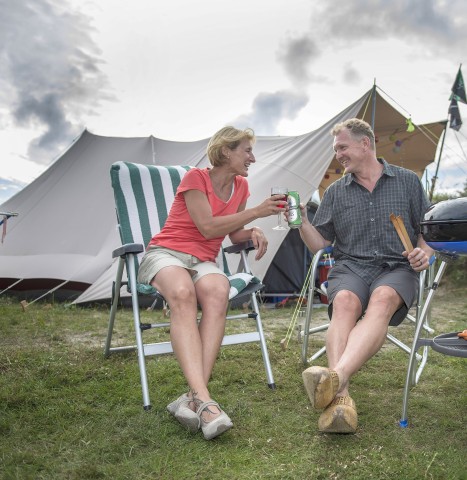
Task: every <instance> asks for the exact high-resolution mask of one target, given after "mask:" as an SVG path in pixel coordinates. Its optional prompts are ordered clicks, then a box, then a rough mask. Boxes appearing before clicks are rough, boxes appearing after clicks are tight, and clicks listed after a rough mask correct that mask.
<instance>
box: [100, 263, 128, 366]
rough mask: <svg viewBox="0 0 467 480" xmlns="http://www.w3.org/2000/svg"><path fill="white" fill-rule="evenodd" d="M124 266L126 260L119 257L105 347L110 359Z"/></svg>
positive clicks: (105, 353) (105, 352)
mask: <svg viewBox="0 0 467 480" xmlns="http://www.w3.org/2000/svg"><path fill="white" fill-rule="evenodd" d="M124 266H125V260H124V259H123V258H122V257H119V259H118V265H117V278H116V280H115V283H114V286H113V291H112V298H111V307H110V317H109V326H108V328H107V339H106V341H105V346H104V357H108V356H109V355H110V345H111V343H112V334H113V329H114V323H115V316H116V314H117V308H118V300H119V297H120V287H121V285H122V275H123V267H124Z"/></svg>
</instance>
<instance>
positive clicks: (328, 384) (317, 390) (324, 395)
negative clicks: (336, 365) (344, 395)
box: [302, 366, 339, 410]
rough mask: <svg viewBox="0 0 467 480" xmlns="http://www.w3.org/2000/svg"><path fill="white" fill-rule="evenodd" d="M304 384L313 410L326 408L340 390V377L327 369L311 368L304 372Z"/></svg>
mask: <svg viewBox="0 0 467 480" xmlns="http://www.w3.org/2000/svg"><path fill="white" fill-rule="evenodd" d="M302 378H303V384H304V385H305V390H306V393H307V394H308V398H309V399H310V402H311V405H312V406H313V408H315V409H317V410H320V409H322V408H326V407H327V406H328V405H329V404H330V403H331V402H332V400H333V398H334V397H335V396H336V393H337V391H338V390H339V377H338V375H337V373H336V372H335V371H334V370H329V368H326V367H316V366H314V367H310V368H307V369H306V370H304V371H303V372H302Z"/></svg>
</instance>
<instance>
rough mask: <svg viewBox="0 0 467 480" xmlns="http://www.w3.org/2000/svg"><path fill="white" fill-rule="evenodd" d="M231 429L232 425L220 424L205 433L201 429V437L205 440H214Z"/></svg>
mask: <svg viewBox="0 0 467 480" xmlns="http://www.w3.org/2000/svg"><path fill="white" fill-rule="evenodd" d="M208 425H209V424H208ZM232 427H233V423H221V424H219V425H217V427H216V428H215V429H213V431H209V432H205V430H204V429H203V435H204V438H205V440H212V439H213V438H216V437H218V436H219V435H222V434H223V433H224V432H226V431H227V430H229V429H231V428H232Z"/></svg>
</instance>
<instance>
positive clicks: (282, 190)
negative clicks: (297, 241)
mask: <svg viewBox="0 0 467 480" xmlns="http://www.w3.org/2000/svg"><path fill="white" fill-rule="evenodd" d="M288 193H289V189H288V188H287V187H271V196H272V195H283V197H284V198H283V200H284V201H285V202H286V201H287V194H288ZM273 230H287V229H286V228H285V227H283V226H282V212H279V213H278V214H277V226H275V227H274V228H273Z"/></svg>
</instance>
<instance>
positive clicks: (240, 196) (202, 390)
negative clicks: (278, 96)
mask: <svg viewBox="0 0 467 480" xmlns="http://www.w3.org/2000/svg"><path fill="white" fill-rule="evenodd" d="M254 142H255V136H254V132H253V131H252V130H251V129H246V130H238V129H236V128H234V127H224V128H222V129H221V130H220V131H219V132H217V133H216V134H215V135H214V136H213V137H212V138H211V139H210V141H209V143H208V147H207V154H208V158H209V161H210V163H211V165H212V168H204V169H199V168H194V169H192V170H189V171H188V172H187V173H186V174H185V176H184V177H183V179H182V181H181V183H180V186H179V187H178V189H177V193H176V196H175V200H174V203H173V205H172V208H171V210H170V213H169V216H168V218H167V221H166V223H165V225H164V227H163V228H162V230H161V231H160V233H158V234H157V235H155V236H154V237H153V238H152V240H151V241H150V242H149V245H148V248H147V251H146V254H145V256H144V258H143V260H142V262H141V265H140V268H139V274H138V281H139V282H140V283H149V284H151V285H152V286H153V287H154V288H156V289H157V290H158V291H159V292H160V293H161V294H162V295H163V296H164V298H165V299H166V301H167V303H168V304H169V306H170V318H171V327H170V338H171V342H172V347H173V350H174V353H175V355H176V357H177V360H178V362H179V364H180V367H181V369H182V372H183V374H184V376H185V378H186V380H187V383H188V386H189V389H190V390H189V392H188V393H186V394H183V395H181V396H180V397H179V398H177V399H176V400H175V401H173V402H172V403H170V404H169V405H168V406H167V409H168V411H169V412H170V413H171V414H172V415H174V416H175V418H176V419H177V420H178V421H179V422H180V423H181V424H182V425H184V426H186V427H188V428H189V430H190V431H192V432H196V431H198V429H199V428H200V427H201V429H202V431H203V435H204V437H205V438H206V440H210V439H211V438H214V437H216V436H218V435H220V434H222V433H223V432H225V431H226V430H228V429H230V428H231V427H232V426H233V424H232V421H231V420H230V418H229V417H228V415H227V414H226V413H225V412H224V411H223V410H222V409H221V408H220V407H219V404H218V403H217V402H215V401H214V400H213V399H212V398H211V395H210V393H209V391H208V382H209V378H210V376H211V372H212V369H213V367H214V363H215V360H216V357H217V354H218V352H219V348H220V345H221V342H222V338H223V336H224V329H225V316H226V312H227V308H228V295H229V289H230V286H229V281H228V279H227V277H226V275H225V274H224V273H223V271H222V270H220V269H219V268H218V267H217V266H216V264H215V258H216V257H217V255H218V253H219V250H220V248H221V244H222V241H223V240H224V238H225V236H226V235H229V237H230V240H231V241H232V243H239V242H243V241H246V240H252V241H253V244H254V246H255V249H256V250H257V253H256V257H255V258H256V260H259V259H260V258H261V257H262V256H263V255H264V254H265V253H266V250H267V245H268V242H267V240H266V238H265V236H264V234H263V232H262V230H261V229H260V228H258V227H251V228H247V229H245V228H244V225H246V224H248V223H250V222H251V221H253V220H255V219H257V218H262V217H266V216H269V215H275V214H277V213H278V212H280V211H281V209H283V208H284V207H285V205H286V202H284V201H282V200H280V196H279V195H277V196H273V197H268V198H267V199H266V200H265V201H264V202H263V203H261V204H260V205H258V206H256V207H253V208H249V209H246V201H247V198H248V196H249V190H248V182H247V180H246V177H247V176H248V170H249V167H250V165H251V164H252V163H254V162H255V157H254V155H253V144H254ZM282 211H283V210H282ZM198 304H199V306H200V307H201V310H202V317H201V321H200V323H199V326H198V324H197V311H198Z"/></svg>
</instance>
